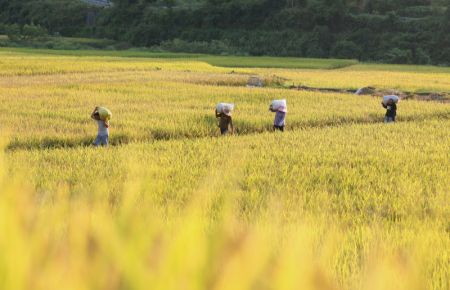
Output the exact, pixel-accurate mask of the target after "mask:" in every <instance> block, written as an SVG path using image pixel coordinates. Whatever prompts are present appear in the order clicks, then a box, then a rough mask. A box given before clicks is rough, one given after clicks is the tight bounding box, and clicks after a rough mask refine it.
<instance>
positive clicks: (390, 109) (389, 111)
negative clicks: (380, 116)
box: [381, 99, 397, 123]
mask: <svg viewBox="0 0 450 290" xmlns="http://www.w3.org/2000/svg"><path fill="white" fill-rule="evenodd" d="M381 104H382V105H383V108H385V109H386V115H385V117H384V122H385V123H393V122H395V117H396V116H397V105H396V104H395V102H394V100H392V99H390V100H389V101H388V102H387V103H386V104H385V103H381Z"/></svg>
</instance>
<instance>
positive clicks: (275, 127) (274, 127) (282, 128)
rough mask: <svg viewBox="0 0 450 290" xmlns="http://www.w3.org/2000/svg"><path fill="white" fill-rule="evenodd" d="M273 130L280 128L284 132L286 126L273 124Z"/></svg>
mask: <svg viewBox="0 0 450 290" xmlns="http://www.w3.org/2000/svg"><path fill="white" fill-rule="evenodd" d="M273 130H274V131H276V130H280V131H281V132H284V126H276V125H273Z"/></svg>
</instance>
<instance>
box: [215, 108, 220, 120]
mask: <svg viewBox="0 0 450 290" xmlns="http://www.w3.org/2000/svg"><path fill="white" fill-rule="evenodd" d="M216 118H220V114H219V112H217V109H216Z"/></svg>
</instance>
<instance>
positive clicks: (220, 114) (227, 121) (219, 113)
mask: <svg viewBox="0 0 450 290" xmlns="http://www.w3.org/2000/svg"><path fill="white" fill-rule="evenodd" d="M233 108H234V106H233V105H232V104H224V103H221V104H219V105H217V107H216V118H218V119H219V124H218V127H219V128H220V134H221V135H227V134H228V132H229V130H230V129H231V134H234V126H233V118H232V117H231V112H232V110H233Z"/></svg>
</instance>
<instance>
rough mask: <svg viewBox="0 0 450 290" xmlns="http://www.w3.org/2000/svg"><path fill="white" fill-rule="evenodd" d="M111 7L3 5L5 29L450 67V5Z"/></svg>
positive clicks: (126, 3)
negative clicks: (36, 30) (24, 29)
mask: <svg viewBox="0 0 450 290" xmlns="http://www.w3.org/2000/svg"><path fill="white" fill-rule="evenodd" d="M112 2H113V4H112V5H111V6H109V7H97V6H94V5H90V4H86V3H83V2H82V1H76V0H0V23H1V24H3V27H6V28H4V29H3V30H7V29H8V27H10V26H11V25H16V26H15V27H16V28H15V29H16V30H17V27H22V28H23V27H24V26H27V27H28V28H29V27H30V25H33V26H38V27H40V28H42V29H45V31H46V32H47V33H48V34H49V35H63V36H77V37H80V36H88V37H98V38H108V39H113V40H116V41H120V42H122V43H129V44H130V45H132V46H139V47H156V46H157V47H160V48H162V49H165V50H169V51H185V52H203V53H216V54H249V55H274V56H301V57H336V58H356V59H360V60H364V61H380V62H388V63H417V64H439V65H450V0H440V1H439V0H190V1H189V0H185V1H177V0H165V1H163V0H113V1H112ZM0 32H1V31H0Z"/></svg>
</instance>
